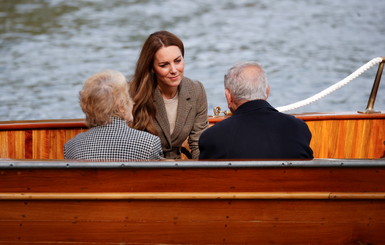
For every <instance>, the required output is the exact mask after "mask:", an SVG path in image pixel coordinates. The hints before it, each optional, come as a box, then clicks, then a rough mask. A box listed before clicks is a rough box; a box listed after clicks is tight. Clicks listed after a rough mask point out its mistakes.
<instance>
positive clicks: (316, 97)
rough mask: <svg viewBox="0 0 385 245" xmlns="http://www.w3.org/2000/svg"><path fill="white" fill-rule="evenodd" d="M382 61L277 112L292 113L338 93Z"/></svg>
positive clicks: (373, 62)
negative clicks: (291, 111) (338, 90)
mask: <svg viewBox="0 0 385 245" xmlns="http://www.w3.org/2000/svg"><path fill="white" fill-rule="evenodd" d="M382 61H383V58H381V57H377V58H374V59H372V60H371V61H369V62H367V63H366V64H364V65H363V66H361V67H360V68H358V69H357V70H356V71H355V72H353V73H352V74H350V75H349V76H347V77H346V78H344V79H342V80H341V81H339V82H337V83H335V84H334V85H332V86H330V87H328V88H326V89H324V90H322V91H321V92H319V93H317V94H315V95H313V96H311V97H309V98H307V99H304V100H301V101H298V102H295V103H292V104H289V105H286V106H280V107H277V110H278V111H280V112H283V111H290V110H294V109H297V108H299V107H303V106H305V105H308V104H311V103H313V102H315V101H317V100H319V99H321V98H323V97H325V96H326V95H328V94H330V93H332V92H334V91H336V90H337V89H340V88H341V87H343V86H345V85H346V84H348V83H350V82H351V81H353V80H354V79H356V78H357V77H359V76H360V75H361V74H363V73H364V72H366V71H367V70H369V69H370V68H372V67H373V66H375V65H377V64H379V63H381V62H382Z"/></svg>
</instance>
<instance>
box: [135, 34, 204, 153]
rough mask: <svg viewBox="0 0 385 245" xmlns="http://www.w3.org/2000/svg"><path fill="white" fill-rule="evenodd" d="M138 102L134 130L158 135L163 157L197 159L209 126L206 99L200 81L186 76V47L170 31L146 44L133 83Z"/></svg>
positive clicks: (136, 102)
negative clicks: (201, 139)
mask: <svg viewBox="0 0 385 245" xmlns="http://www.w3.org/2000/svg"><path fill="white" fill-rule="evenodd" d="M130 93H131V96H132V98H133V100H134V102H135V105H134V110H133V114H134V122H133V127H134V128H136V129H139V130H145V131H147V132H149V133H152V134H154V135H158V136H159V137H160V139H161V142H162V148H163V153H164V157H166V158H170V159H177V158H181V153H185V154H186V155H188V154H189V152H187V151H184V150H185V149H184V148H183V147H182V144H183V142H184V141H185V140H186V139H188V144H189V148H190V150H191V155H192V156H191V157H192V158H195V159H196V158H198V156H199V149H198V140H199V136H200V135H201V133H202V132H203V130H205V129H206V128H207V126H208V118H207V98H206V92H205V89H204V87H203V85H202V83H201V82H199V81H194V80H191V79H189V78H187V77H185V76H184V46H183V42H182V41H181V40H180V39H179V38H178V37H177V36H175V35H174V34H172V33H170V32H167V31H159V32H154V33H152V34H151V35H150V36H149V37H148V38H147V40H146V41H145V42H144V44H143V47H142V51H141V53H140V56H139V59H138V61H137V64H136V70H135V74H134V76H133V79H132V81H131V82H130Z"/></svg>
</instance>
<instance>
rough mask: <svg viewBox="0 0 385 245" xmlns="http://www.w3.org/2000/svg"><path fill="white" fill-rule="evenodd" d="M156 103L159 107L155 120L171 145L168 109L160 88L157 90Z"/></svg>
mask: <svg viewBox="0 0 385 245" xmlns="http://www.w3.org/2000/svg"><path fill="white" fill-rule="evenodd" d="M154 101H155V104H156V105H158V106H157V107H156V116H155V119H156V121H157V122H158V124H159V126H160V128H161V129H162V131H163V132H164V135H165V137H166V139H167V141H168V142H169V143H170V142H171V137H170V123H169V122H168V118H167V112H166V107H165V105H164V101H163V98H162V95H161V94H160V91H159V89H158V88H156V89H155V93H154Z"/></svg>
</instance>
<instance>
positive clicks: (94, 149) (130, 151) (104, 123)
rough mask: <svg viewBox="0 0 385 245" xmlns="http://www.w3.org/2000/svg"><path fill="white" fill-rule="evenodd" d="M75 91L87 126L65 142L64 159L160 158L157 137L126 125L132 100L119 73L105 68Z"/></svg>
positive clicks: (130, 117)
mask: <svg viewBox="0 0 385 245" xmlns="http://www.w3.org/2000/svg"><path fill="white" fill-rule="evenodd" d="M79 95H80V106H81V108H82V110H83V112H84V113H85V115H86V123H87V125H88V127H90V129H89V130H88V131H86V132H83V133H80V134H78V135H76V136H75V137H74V138H72V139H71V140H69V141H68V142H67V143H66V144H65V146H64V157H65V158H66V159H82V160H142V159H147V160H149V159H161V157H162V147H161V143H160V138H159V137H158V136H155V135H152V134H150V133H147V132H144V131H139V130H136V129H133V128H131V127H130V126H129V125H128V123H130V122H131V121H132V120H133V116H132V107H133V102H132V99H131V97H130V95H129V94H128V84H127V82H126V78H125V77H124V75H123V74H122V73H120V72H117V71H111V70H107V71H104V72H100V73H97V74H95V75H93V76H91V77H90V78H89V79H88V80H87V81H86V82H85V83H84V86H83V89H82V90H81V91H80V93H79Z"/></svg>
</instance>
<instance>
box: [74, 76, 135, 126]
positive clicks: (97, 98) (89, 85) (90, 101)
mask: <svg viewBox="0 0 385 245" xmlns="http://www.w3.org/2000/svg"><path fill="white" fill-rule="evenodd" d="M79 102H80V107H81V108H82V110H83V112H84V114H86V124H87V126H88V127H95V126H100V125H105V124H108V123H110V122H111V118H112V117H118V118H121V119H123V120H126V121H127V122H130V121H132V107H133V101H132V100H131V97H130V95H129V93H128V83H127V80H126V78H125V77H124V75H123V74H122V73H120V72H118V71H112V70H106V71H103V72H100V73H96V74H94V75H92V76H91V77H90V78H88V79H87V81H86V82H85V83H84V85H83V88H82V90H81V91H80V92H79Z"/></svg>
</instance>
